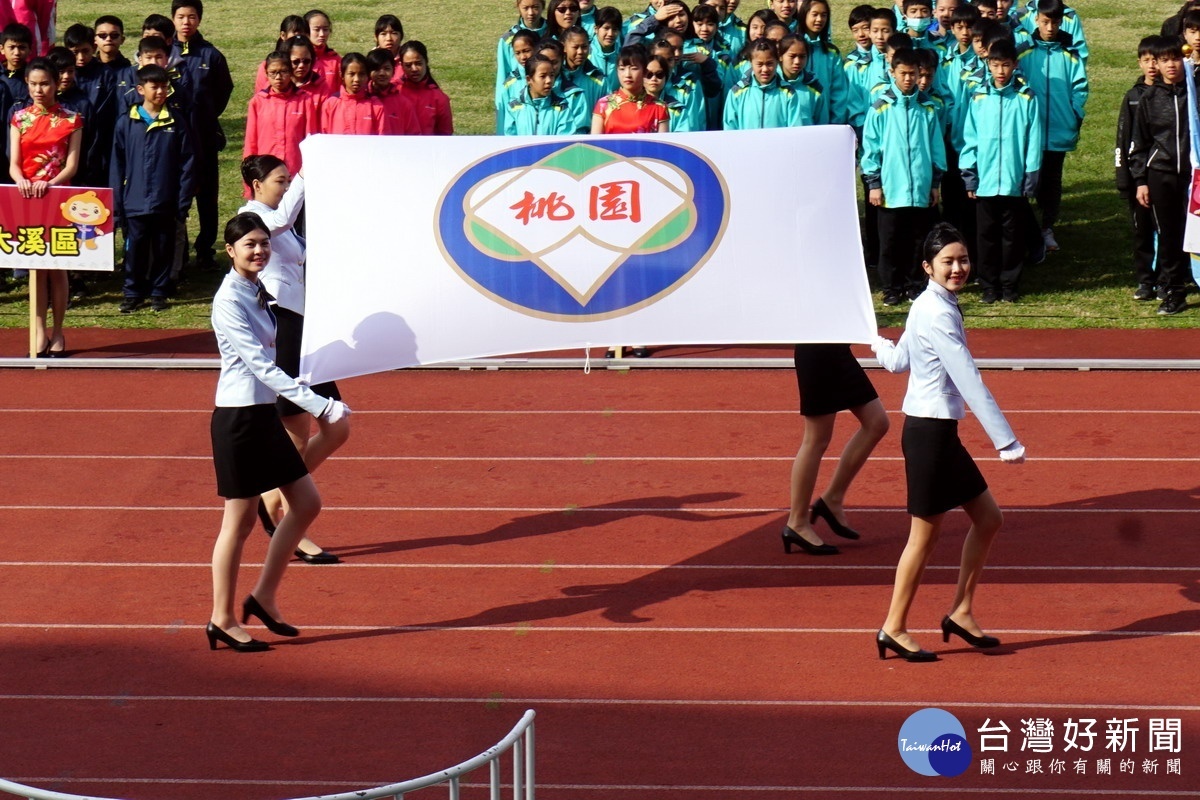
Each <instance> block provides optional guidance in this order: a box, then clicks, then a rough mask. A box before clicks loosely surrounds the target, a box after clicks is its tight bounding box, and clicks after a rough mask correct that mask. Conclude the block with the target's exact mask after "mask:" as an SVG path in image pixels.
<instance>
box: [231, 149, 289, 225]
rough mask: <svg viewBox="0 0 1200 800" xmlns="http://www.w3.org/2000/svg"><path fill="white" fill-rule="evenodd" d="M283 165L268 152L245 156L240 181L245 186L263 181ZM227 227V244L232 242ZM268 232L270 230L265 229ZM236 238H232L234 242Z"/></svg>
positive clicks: (276, 157) (281, 160)
mask: <svg viewBox="0 0 1200 800" xmlns="http://www.w3.org/2000/svg"><path fill="white" fill-rule="evenodd" d="M282 166H285V164H284V161H283V159H282V158H280V157H279V156H273V155H271V154H270V153H262V154H260V155H254V156H246V157H245V158H243V159H242V181H243V182H244V183H245V184H246V185H247V186H253V185H254V182H255V181H264V180H266V179H267V176H268V175H270V174H271V173H272V172H274V171H275V170H277V169H279V168H280V167H282ZM228 230H229V229H228V228H226V239H225V241H226V242H227V243H228V244H233V242H230V241H229V238H228V236H229V234H228ZM267 233H270V231H267ZM245 235H246V234H245V233H243V234H242V235H241V236H238V237H237V238H238V239H240V238H242V236H245ZM236 241H237V239H234V242H236Z"/></svg>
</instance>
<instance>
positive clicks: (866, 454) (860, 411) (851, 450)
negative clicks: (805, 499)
mask: <svg viewBox="0 0 1200 800" xmlns="http://www.w3.org/2000/svg"><path fill="white" fill-rule="evenodd" d="M850 413H851V414H853V415H854V416H855V417H857V418H858V425H859V427H858V430H857V431H855V432H854V435H853V436H851V437H850V441H848V442H846V447H845V449H843V450H842V457H841V458H839V459H838V464H837V469H835V470H834V471H833V479H832V480H830V481H829V485H828V486H826V487H825V492H824V493H823V494H822V495H821V499H822V500H824V501H825V505H827V506H829V510H830V511H832V512H833V516H834V517H835V518H836V519H837V521H838V522H840V523H841V524H843V525H846V524H847V522H846V512H845V507H844V506H845V502H846V491H847V490H848V489H849V488H850V484H851V483H853V481H854V478H855V477H856V476H857V475H858V473H859V471H860V470H862V468H863V465H864V464H866V463H867V459H868V458H870V457H871V452H872V451H873V450H874V449H875V445H877V444H879V441H880V440H881V439H882V438H883V437H884V436H885V435H886V434H887V432H888V416H887V411H885V410H884V408H883V403H882V402H881V401H880V400H879V399H878V398H876V399H875V400H872V401H871V402H869V403H867V404H865V405H861V406H857V407H855V408H852V409H850Z"/></svg>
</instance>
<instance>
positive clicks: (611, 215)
mask: <svg viewBox="0 0 1200 800" xmlns="http://www.w3.org/2000/svg"><path fill="white" fill-rule="evenodd" d="M588 217H589V218H590V219H593V220H600V221H603V222H612V221H614V220H624V219H627V220H629V221H630V222H641V221H642V186H641V184H640V183H638V182H637V181H612V182H610V183H602V184H600V185H598V186H593V187H592V191H591V201H590V202H589V204H588Z"/></svg>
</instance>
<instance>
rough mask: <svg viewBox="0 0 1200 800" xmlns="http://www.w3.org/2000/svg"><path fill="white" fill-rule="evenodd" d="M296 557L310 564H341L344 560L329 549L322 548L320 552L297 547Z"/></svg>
mask: <svg viewBox="0 0 1200 800" xmlns="http://www.w3.org/2000/svg"><path fill="white" fill-rule="evenodd" d="M296 558H298V559H300V560H301V561H307V562H308V563H309V564H340V563H342V560H341V559H340V558H338V557H337V556H335V555H334V554H333V553H331V552H329V551H328V550H322V551H321V552H319V553H306V552H304V551H303V550H301V549H299V548H297V549H296Z"/></svg>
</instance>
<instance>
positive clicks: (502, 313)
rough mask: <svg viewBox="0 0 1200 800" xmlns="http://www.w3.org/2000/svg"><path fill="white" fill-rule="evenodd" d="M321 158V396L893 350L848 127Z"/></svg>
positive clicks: (471, 145) (447, 146) (507, 141)
mask: <svg viewBox="0 0 1200 800" xmlns="http://www.w3.org/2000/svg"><path fill="white" fill-rule="evenodd" d="M302 148H303V151H304V178H305V185H306V191H307V200H306V204H307V211H306V217H307V225H308V230H307V234H308V267H307V270H308V272H307V278H306V286H307V294H306V298H305V322H304V344H303V349H302V356H301V362H300V374H301V378H302V379H303V380H307V381H309V382H312V383H318V382H321V381H327V380H334V379H338V378H347V377H352V376H355V375H364V374H367V373H372V372H381V371H384V370H391V369H397V368H400V367H408V366H413V365H416V364H433V363H438V362H444V361H452V360H457V359H463V358H479V357H484V356H496V355H506V354H512V353H526V352H536V351H542V350H561V349H569V348H584V347H588V346H592V347H595V346H608V345H631V344H637V345H658V344H736V343H760V342H761V343H788V342H868V341H870V340H871V339H872V338H873V337H874V336H875V334H876V324H875V313H874V309H873V307H872V304H871V295H870V289H869V288H868V285H867V276H866V270H865V269H864V266H863V257H862V247H861V245H860V241H859V230H858V214H857V209H856V205H855V174H854V149H855V142H854V134H853V132H852V131H851V130H850V128H848V127H841V126H838V127H831V126H827V127H813V128H782V129H777V130H761V131H738V132H710V133H692V134H662V135H658V136H595V137H554V138H549V137H493V136H454V137H415V136H394V137H393V136H329V135H322V136H313V137H310V138H309V139H307V140H305V142H304V144H303V145H302Z"/></svg>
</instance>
